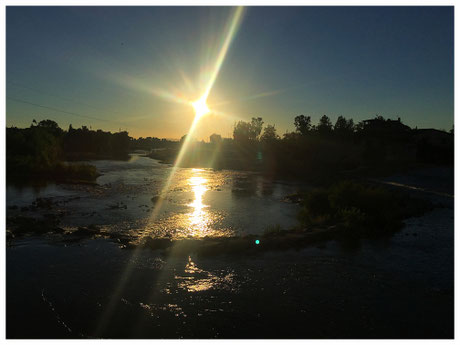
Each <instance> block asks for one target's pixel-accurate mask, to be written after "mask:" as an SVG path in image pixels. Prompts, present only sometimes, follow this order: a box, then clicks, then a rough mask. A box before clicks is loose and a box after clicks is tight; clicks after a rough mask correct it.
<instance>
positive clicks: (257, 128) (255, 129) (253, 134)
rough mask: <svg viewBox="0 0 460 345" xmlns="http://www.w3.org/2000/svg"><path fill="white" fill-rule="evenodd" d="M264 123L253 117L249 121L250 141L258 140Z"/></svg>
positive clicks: (259, 118) (260, 119)
mask: <svg viewBox="0 0 460 345" xmlns="http://www.w3.org/2000/svg"><path fill="white" fill-rule="evenodd" d="M263 124H264V122H263V121H262V118H261V117H257V118H256V117H253V118H252V120H251V127H250V137H249V138H250V139H251V140H257V139H258V138H259V135H260V133H261V132H262V126H263Z"/></svg>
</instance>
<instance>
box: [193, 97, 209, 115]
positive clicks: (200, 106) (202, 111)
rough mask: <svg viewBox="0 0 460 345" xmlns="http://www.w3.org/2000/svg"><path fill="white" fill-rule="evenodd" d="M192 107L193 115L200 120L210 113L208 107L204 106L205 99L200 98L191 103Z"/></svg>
mask: <svg viewBox="0 0 460 345" xmlns="http://www.w3.org/2000/svg"><path fill="white" fill-rule="evenodd" d="M192 105H193V108H194V109H195V115H196V117H197V118H200V117H201V116H203V115H206V114H207V113H209V112H210V110H209V108H208V105H207V104H206V98H204V97H201V98H200V99H199V100H197V101H195V102H193V103H192Z"/></svg>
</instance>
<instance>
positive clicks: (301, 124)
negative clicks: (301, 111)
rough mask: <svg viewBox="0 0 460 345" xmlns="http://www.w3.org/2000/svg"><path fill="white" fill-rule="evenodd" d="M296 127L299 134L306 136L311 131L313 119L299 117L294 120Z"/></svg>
mask: <svg viewBox="0 0 460 345" xmlns="http://www.w3.org/2000/svg"><path fill="white" fill-rule="evenodd" d="M294 126H295V128H296V130H297V132H300V133H301V134H302V135H306V134H307V133H308V132H309V131H310V130H311V117H310V116H305V115H298V116H296V117H295V119H294Z"/></svg>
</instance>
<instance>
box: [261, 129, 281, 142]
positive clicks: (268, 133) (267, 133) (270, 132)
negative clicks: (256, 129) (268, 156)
mask: <svg viewBox="0 0 460 345" xmlns="http://www.w3.org/2000/svg"><path fill="white" fill-rule="evenodd" d="M279 138H280V137H279V135H278V134H277V133H276V128H275V125H267V126H266V127H265V128H264V132H263V134H262V135H261V137H260V141H262V142H264V143H272V142H274V141H276V140H278V139H279Z"/></svg>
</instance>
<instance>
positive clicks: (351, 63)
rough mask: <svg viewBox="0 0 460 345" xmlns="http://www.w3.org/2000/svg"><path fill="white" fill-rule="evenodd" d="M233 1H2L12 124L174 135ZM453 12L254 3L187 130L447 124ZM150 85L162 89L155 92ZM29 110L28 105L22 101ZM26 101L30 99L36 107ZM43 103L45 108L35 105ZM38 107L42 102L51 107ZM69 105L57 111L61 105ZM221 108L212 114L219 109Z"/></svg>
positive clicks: (188, 116) (185, 123)
mask: <svg viewBox="0 0 460 345" xmlns="http://www.w3.org/2000/svg"><path fill="white" fill-rule="evenodd" d="M233 12H234V8H229V7H7V29H6V30H7V50H6V56H7V74H6V77H7V113H6V115H7V121H6V123H7V125H8V126H10V125H14V126H19V127H24V126H29V125H30V123H31V121H32V119H34V118H35V119H37V120H41V119H46V118H50V119H54V120H56V121H57V122H58V123H59V125H60V126H61V127H63V128H67V127H68V125H69V124H70V123H71V124H72V125H73V126H74V127H79V126H81V125H87V126H92V128H93V129H95V128H102V129H105V130H112V131H115V130H118V129H120V128H122V129H127V130H128V131H129V132H130V134H131V135H133V136H135V137H137V136H144V137H145V136H157V137H167V138H180V137H181V136H182V135H183V134H185V133H187V131H188V128H189V127H190V125H191V123H192V121H193V118H194V112H193V108H192V107H191V106H190V105H189V104H180V103H176V102H174V101H170V100H167V99H165V98H164V97H161V96H159V93H160V94H161V93H162V92H163V91H164V92H166V93H169V94H174V95H178V96H180V97H181V98H183V99H190V100H193V99H197V98H199V97H200V94H201V93H202V91H203V85H205V84H206V81H207V76H208V75H209V73H208V71H209V66H210V65H212V64H213V62H214V61H215V59H216V57H217V55H218V53H219V50H220V48H221V46H222V42H223V40H224V38H225V34H226V32H227V31H226V30H227V29H228V23H229V22H230V20H231V17H232V14H233ZM453 12H454V11H453V7H249V8H246V9H245V12H244V15H243V18H242V20H241V23H240V25H239V29H238V31H237V32H236V34H235V35H234V37H233V40H232V43H231V45H230V47H229V50H228V53H227V54H226V56H225V59H224V61H223V64H222V68H221V70H220V73H219V74H218V77H217V79H216V82H215V84H214V86H213V88H212V91H211V93H210V95H209V98H208V105H209V107H210V109H211V110H212V111H213V113H211V114H209V115H206V116H205V117H203V118H202V119H201V122H200V123H199V126H198V128H197V131H196V133H194V134H195V136H196V137H198V138H199V139H202V138H203V139H206V138H208V137H209V135H210V134H212V133H219V134H222V135H223V136H230V135H231V133H232V128H233V125H234V123H235V121H238V120H250V118H251V117H252V116H260V117H262V118H263V119H264V121H265V123H270V124H275V125H276V128H277V130H278V132H279V133H280V134H282V133H284V132H285V131H287V130H289V131H290V130H293V129H294V126H293V122H294V117H295V116H296V115H299V114H305V115H310V116H311V117H312V120H313V122H314V123H316V122H317V121H318V119H319V118H320V117H321V116H322V115H323V114H326V115H328V116H329V117H330V118H331V120H332V121H333V122H335V120H336V119H337V117H338V116H339V115H343V116H345V117H347V118H348V117H352V118H353V119H354V120H355V122H357V121H360V120H363V119H367V118H372V117H374V116H375V115H376V114H380V115H382V116H384V117H390V118H397V117H401V119H402V120H403V122H405V123H406V124H408V125H410V126H412V127H415V126H418V127H419V128H427V127H434V128H445V129H450V128H451V127H452V124H453V119H454V109H453V106H454V94H453V85H454V74H453V64H454V62H453V61H454V60H453V59H454V43H453V42H454V39H453V29H454V28H453V26H454V19H453V18H454V17H453ZM152 90H156V92H152ZM25 102H28V103H25ZM30 103H33V104H34V105H32V104H30ZM37 105H41V106H43V107H38V106H37ZM45 107H46V108H45ZM57 109H59V110H63V111H66V113H65V112H60V111H57ZM214 111H215V112H214Z"/></svg>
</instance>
